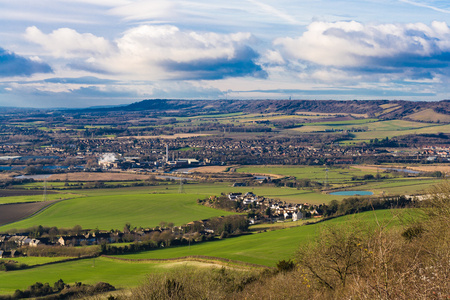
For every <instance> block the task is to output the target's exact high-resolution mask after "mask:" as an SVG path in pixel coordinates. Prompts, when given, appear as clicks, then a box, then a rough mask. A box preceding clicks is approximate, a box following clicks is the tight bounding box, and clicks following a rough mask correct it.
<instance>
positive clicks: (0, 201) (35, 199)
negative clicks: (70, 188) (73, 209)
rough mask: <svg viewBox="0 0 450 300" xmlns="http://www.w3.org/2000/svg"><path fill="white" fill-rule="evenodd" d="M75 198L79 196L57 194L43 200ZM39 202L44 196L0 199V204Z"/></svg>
mask: <svg viewBox="0 0 450 300" xmlns="http://www.w3.org/2000/svg"><path fill="white" fill-rule="evenodd" d="M77 197H81V195H79V194H75V193H57V194H47V195H46V197H45V200H46V201H51V200H61V199H71V198H77ZM39 201H44V195H31V196H10V197H0V204H5V203H22V202H39Z"/></svg>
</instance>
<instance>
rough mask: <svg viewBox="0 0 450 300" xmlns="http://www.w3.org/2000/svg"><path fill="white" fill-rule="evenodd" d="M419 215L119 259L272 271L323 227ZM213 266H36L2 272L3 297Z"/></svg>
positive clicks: (102, 260) (133, 282)
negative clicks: (43, 286)
mask: <svg viewBox="0 0 450 300" xmlns="http://www.w3.org/2000/svg"><path fill="white" fill-rule="evenodd" d="M416 216H417V213H415V212H413V211H411V210H381V211H375V212H364V213H361V214H357V215H353V216H345V217H339V218H336V219H332V220H328V221H326V222H322V223H317V224H313V225H307V226H298V227H291V228H286V229H280V230H276V231H268V232H262V233H256V234H249V235H244V236H239V237H234V238H228V239H223V240H217V241H213V242H205V243H200V244H193V245H191V246H190V247H189V246H183V247H175V248H167V249H158V250H153V251H145V252H141V253H136V254H127V255H120V256H117V257H120V258H127V259H150V258H151V259H167V258H177V257H182V256H190V255H206V256H214V257H220V258H227V259H232V260H238V261H243V262H248V263H255V264H261V265H265V266H271V267H273V266H275V265H276V263H277V262H278V261H279V260H282V259H289V258H291V257H293V256H294V254H295V253H296V251H297V249H298V247H299V246H300V245H301V244H305V243H308V242H310V241H312V240H313V239H315V238H317V237H318V236H319V234H320V231H321V229H322V228H323V227H324V226H333V225H335V224H343V223H346V222H349V221H350V222H356V223H355V224H369V225H373V226H375V224H376V221H378V222H380V223H382V224H387V223H389V222H390V225H391V226H393V225H401V224H402V223H403V222H404V221H405V220H408V219H409V218H411V217H416ZM358 222H362V223H358ZM47 260H48V261H53V258H23V259H21V260H20V262H23V263H27V264H29V265H33V264H38V263H42V262H43V261H47ZM212 263H213V262H212ZM210 265H213V264H207V263H206V264H205V263H200V262H182V261H175V262H174V261H168V262H161V261H159V262H153V261H121V260H115V259H110V258H106V257H99V258H95V259H92V258H91V259H82V260H78V261H72V262H62V263H58V264H52V265H44V266H36V267H35V268H31V269H25V270H19V271H13V272H0V294H8V293H9V294H11V293H13V292H14V291H15V290H16V289H24V288H26V287H28V286H29V285H31V284H33V283H34V282H36V281H40V282H49V283H50V284H53V283H54V282H55V281H57V280H59V279H60V278H61V279H63V280H64V282H66V283H69V284H73V283H74V282H77V281H78V282H79V281H81V282H83V283H88V284H94V283H96V282H99V281H104V282H108V283H110V284H112V285H114V286H116V287H118V288H130V287H135V286H138V285H140V284H141V283H142V282H143V280H145V278H146V274H149V273H158V272H173V271H176V270H177V269H178V268H183V267H186V266H193V267H199V266H210ZM235 267H237V266H235Z"/></svg>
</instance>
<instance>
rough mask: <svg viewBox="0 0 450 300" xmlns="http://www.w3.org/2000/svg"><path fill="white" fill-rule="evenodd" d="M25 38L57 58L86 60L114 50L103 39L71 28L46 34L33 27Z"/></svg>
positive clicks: (26, 33) (29, 28)
mask: <svg viewBox="0 0 450 300" xmlns="http://www.w3.org/2000/svg"><path fill="white" fill-rule="evenodd" d="M25 38H26V39H27V40H29V41H31V42H34V43H36V44H39V45H41V46H42V47H43V48H44V49H45V50H46V51H48V52H49V53H50V54H51V55H53V56H55V57H64V58H86V57H91V56H99V55H106V54H108V53H109V52H111V50H112V48H113V47H112V45H111V43H110V42H108V41H107V40H106V39H104V38H103V37H97V36H95V35H93V34H91V33H78V32H77V31H75V30H73V29H70V28H60V29H57V30H54V31H53V32H52V33H50V34H45V33H43V32H42V31H40V30H39V29H38V28H36V27H35V26H32V27H28V28H27V29H26V32H25Z"/></svg>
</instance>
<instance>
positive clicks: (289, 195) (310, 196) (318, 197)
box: [70, 182, 343, 204]
mask: <svg viewBox="0 0 450 300" xmlns="http://www.w3.org/2000/svg"><path fill="white" fill-rule="evenodd" d="M179 188H180V186H179V185H177V184H172V185H160V186H148V187H133V188H121V189H86V190H71V191H70V192H71V193H77V192H78V193H83V194H84V195H89V196H101V195H132V194H142V193H178V191H179ZM183 189H184V192H185V193H186V194H192V195H196V196H197V198H200V199H203V198H206V197H209V196H212V195H216V196H219V195H220V194H222V193H224V194H228V193H237V192H240V193H246V192H253V193H255V194H256V195H258V196H264V197H266V198H273V199H280V200H282V201H286V202H292V203H304V202H308V203H313V204H321V203H326V202H329V201H331V200H333V199H343V197H340V196H331V195H328V194H323V193H321V192H315V191H311V190H297V189H295V188H285V187H274V186H248V187H232V186H231V183H229V182H217V183H199V184H195V183H190V184H185V185H183Z"/></svg>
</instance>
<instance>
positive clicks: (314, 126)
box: [289, 119, 450, 143]
mask: <svg viewBox="0 0 450 300" xmlns="http://www.w3.org/2000/svg"><path fill="white" fill-rule="evenodd" d="M355 128H356V129H357V128H359V129H363V130H365V131H363V132H353V133H352V134H353V135H354V138H353V139H352V140H348V141H347V143H349V142H352V141H353V142H363V141H364V142H367V141H369V140H371V139H375V138H377V139H384V138H386V137H388V138H392V137H396V136H402V135H409V134H424V133H437V132H443V133H450V125H448V124H447V125H440V124H436V123H423V122H414V121H405V120H389V121H377V120H376V119H364V120H353V121H337V122H321V123H319V122H317V123H309V124H304V126H302V127H299V128H294V129H289V131H291V132H297V133H314V132H325V131H332V130H341V131H344V130H353V129H355Z"/></svg>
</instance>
